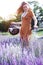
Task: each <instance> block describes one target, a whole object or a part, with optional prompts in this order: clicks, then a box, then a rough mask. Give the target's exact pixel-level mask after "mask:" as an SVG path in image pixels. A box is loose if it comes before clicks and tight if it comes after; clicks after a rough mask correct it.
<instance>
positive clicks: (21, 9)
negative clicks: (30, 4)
mask: <svg viewBox="0 0 43 65" xmlns="http://www.w3.org/2000/svg"><path fill="white" fill-rule="evenodd" d="M25 4H27V3H26V2H22V3H21V6H20V7H19V8H18V9H17V14H22V13H23V12H24V10H23V6H24V5H25Z"/></svg>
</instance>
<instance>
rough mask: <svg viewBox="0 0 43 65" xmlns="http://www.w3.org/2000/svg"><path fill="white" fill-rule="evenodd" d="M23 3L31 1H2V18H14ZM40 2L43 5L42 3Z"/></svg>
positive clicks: (0, 5) (0, 10) (0, 4)
mask: <svg viewBox="0 0 43 65" xmlns="http://www.w3.org/2000/svg"><path fill="white" fill-rule="evenodd" d="M22 1H29V0H0V16H1V17H3V18H4V19H9V18H11V17H12V16H13V15H12V14H15V12H16V10H17V8H18V7H19V5H20V4H21V2H22ZM38 1H39V2H40V3H42V1H40V0H38Z"/></svg>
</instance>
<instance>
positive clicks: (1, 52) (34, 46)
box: [0, 35, 43, 65]
mask: <svg viewBox="0 0 43 65" xmlns="http://www.w3.org/2000/svg"><path fill="white" fill-rule="evenodd" d="M21 44H22V42H21V40H20V36H19V35H17V36H7V35H6V36H5V35H4V36H0V65H43V37H41V38H36V37H32V38H31V40H30V44H29V48H28V49H26V48H25V47H24V48H23V49H22V46H21ZM22 50H23V51H22Z"/></svg>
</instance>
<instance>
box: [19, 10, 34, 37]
mask: <svg viewBox="0 0 43 65" xmlns="http://www.w3.org/2000/svg"><path fill="white" fill-rule="evenodd" d="M32 17H33V13H32V11H31V9H29V10H28V12H27V14H26V15H25V16H24V17H22V25H21V29H20V36H21V38H26V37H27V36H30V35H31V33H32V30H31V20H32Z"/></svg>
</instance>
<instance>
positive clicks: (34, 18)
mask: <svg viewBox="0 0 43 65" xmlns="http://www.w3.org/2000/svg"><path fill="white" fill-rule="evenodd" d="M32 18H33V20H34V28H38V26H37V23H38V21H37V18H36V16H35V14H34V12H33V11H32Z"/></svg>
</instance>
